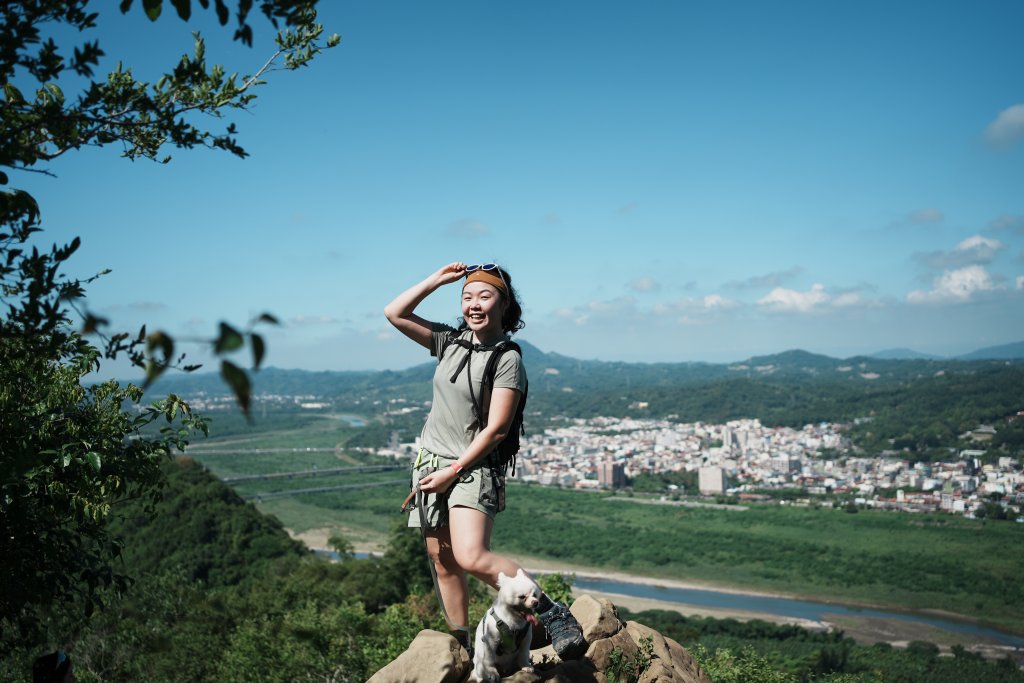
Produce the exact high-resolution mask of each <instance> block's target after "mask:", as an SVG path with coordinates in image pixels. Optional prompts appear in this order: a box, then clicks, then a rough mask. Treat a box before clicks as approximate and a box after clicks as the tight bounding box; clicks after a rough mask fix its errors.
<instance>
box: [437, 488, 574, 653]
mask: <svg viewBox="0 0 1024 683" xmlns="http://www.w3.org/2000/svg"><path fill="white" fill-rule="evenodd" d="M493 528H494V520H492V519H491V518H490V517H488V516H487V515H485V514H484V513H482V512H480V511H479V510H474V509H473V508H467V507H461V506H456V507H453V508H449V510H448V529H449V531H450V538H451V542H452V553H453V555H454V556H455V561H456V562H457V563H458V565H459V567H461V568H462V569H463V570H464V571H466V572H469V573H470V574H472V575H473V576H475V577H476V578H478V579H480V580H481V581H483V582H485V583H487V584H488V585H490V586H491V587H492V588H497V587H498V573H499V572H502V573H504V574H505V575H506V576H515V574H516V572H517V571H518V570H519V569H521V567H520V566H519V565H518V564H517V563H515V562H513V561H512V560H510V559H508V558H507V557H503V556H501V555H497V554H495V553H492V552H491V529H493ZM445 604H447V602H446V603H445ZM537 617H538V618H539V619H540V622H541V624H543V625H544V629H545V630H546V631H547V633H548V636H549V637H550V638H551V645H552V646H553V647H554V648H555V652H556V653H558V656H559V657H561V658H562V659H579V658H580V657H582V656H583V654H584V653H585V652H586V651H587V641H586V640H585V639H584V637H583V629H582V628H581V627H580V624H579V622H578V621H576V618H575V617H574V616H573V615H572V612H570V611H569V610H568V608H566V607H565V606H564V605H559V604H557V603H555V602H553V601H552V600H551V599H550V598H549V597H548V596H547V595H546V594H543V593H542V594H541V604H540V605H539V606H538V614H537Z"/></svg>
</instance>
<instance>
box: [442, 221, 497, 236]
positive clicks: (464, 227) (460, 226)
mask: <svg viewBox="0 0 1024 683" xmlns="http://www.w3.org/2000/svg"><path fill="white" fill-rule="evenodd" d="M490 231H491V229H490V227H488V225H487V224H486V223H481V222H480V221H477V220H473V219H471V218H460V219H459V220H457V221H453V222H452V223H450V224H449V225H448V234H449V235H451V236H452V237H459V238H462V239H471V240H472V239H476V238H478V237H483V236H484V235H487V234H488V233H489V232H490Z"/></svg>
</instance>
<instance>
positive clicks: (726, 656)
mask: <svg viewBox="0 0 1024 683" xmlns="http://www.w3.org/2000/svg"><path fill="white" fill-rule="evenodd" d="M693 656H694V658H696V660H697V662H698V663H699V664H700V666H701V668H702V669H704V671H705V673H707V675H708V678H710V679H711V680H712V681H713V682H714V683H797V679H796V677H795V676H793V675H791V674H787V673H784V672H782V671H778V670H776V669H774V668H772V666H771V665H770V664H769V663H768V660H767V659H765V658H764V657H762V656H760V655H758V654H757V652H755V651H754V650H753V648H749V647H748V648H744V649H743V650H742V651H741V652H740V653H739V654H735V653H733V652H732V651H731V650H727V649H722V650H718V651H716V652H715V653H713V654H712V653H710V652H708V651H707V649H706V648H704V647H703V646H700V645H698V646H697V648H696V649H694V650H693Z"/></svg>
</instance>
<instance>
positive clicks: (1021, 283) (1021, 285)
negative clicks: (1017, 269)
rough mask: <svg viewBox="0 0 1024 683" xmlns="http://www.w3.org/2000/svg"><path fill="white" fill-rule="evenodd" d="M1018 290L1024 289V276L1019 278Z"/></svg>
mask: <svg viewBox="0 0 1024 683" xmlns="http://www.w3.org/2000/svg"><path fill="white" fill-rule="evenodd" d="M1017 289H1024V275H1018V276H1017Z"/></svg>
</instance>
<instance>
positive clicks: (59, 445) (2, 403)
mask: <svg viewBox="0 0 1024 683" xmlns="http://www.w3.org/2000/svg"><path fill="white" fill-rule="evenodd" d="M0 327H2V331H0V453H3V457H2V459H0V528H2V529H3V534H2V535H0V576H2V577H3V581H2V592H0V642H3V643H9V642H10V640H11V639H17V638H24V637H27V636H28V635H29V634H31V633H33V632H35V631H36V630H38V628H39V627H40V625H41V623H42V622H43V621H44V620H45V619H47V618H48V617H47V615H48V612H51V611H52V612H54V613H55V614H50V615H49V618H55V616H60V615H62V614H63V615H65V616H68V615H72V614H79V615H81V614H85V615H88V614H90V613H91V612H92V611H93V609H94V607H95V606H96V605H97V604H100V603H101V602H102V597H103V589H104V588H107V587H114V588H117V589H123V588H125V587H126V586H127V583H128V576H127V575H126V574H124V573H123V572H121V571H118V570H117V569H116V568H115V566H114V565H113V562H114V560H115V559H116V558H117V557H118V556H119V555H120V554H121V550H122V545H121V543H120V542H118V541H117V540H116V539H115V538H113V537H112V536H111V535H110V533H109V531H108V521H109V519H110V516H111V512H112V510H113V509H114V507H115V506H116V505H117V504H119V503H120V502H122V501H125V500H128V499H131V498H137V499H139V501H140V506H141V511H142V512H143V513H151V512H152V509H153V505H154V504H155V502H156V500H157V499H158V497H159V492H160V483H161V472H160V467H161V462H162V461H163V460H165V459H166V458H167V456H168V454H169V453H171V452H172V451H173V450H175V449H179V448H182V447H183V446H184V440H185V438H186V437H187V436H188V435H189V434H190V433H191V432H192V430H196V429H198V430H204V429H205V423H204V422H203V420H202V418H199V417H197V416H195V415H193V414H192V412H191V410H190V409H189V406H188V404H187V403H185V402H183V401H181V400H180V399H179V398H178V397H176V396H174V395H171V396H169V397H167V398H166V399H164V400H162V401H157V402H155V403H152V404H150V405H148V406H142V405H141V399H142V392H141V390H140V389H139V388H138V387H134V386H131V385H128V386H126V387H121V386H119V385H118V384H117V383H116V382H105V383H103V384H99V385H93V386H91V387H89V388H84V387H83V386H82V384H81V380H82V377H83V376H84V375H86V374H87V373H88V372H90V371H92V370H94V369H95V367H96V361H97V355H98V354H97V352H96V350H95V349H93V348H92V347H91V346H89V345H88V344H87V343H85V342H84V341H83V340H82V339H81V337H79V336H78V335H76V334H73V333H67V334H64V333H60V336H61V337H62V343H61V344H60V345H56V346H52V347H51V348H49V349H47V348H46V347H47V346H50V343H52V342H53V340H54V337H51V338H49V339H47V340H42V341H40V342H39V343H33V342H34V340H33V339H32V338H31V337H26V336H22V335H20V334H18V331H17V329H16V328H17V323H12V322H11V319H10V318H5V319H3V320H2V321H0ZM12 327H13V328H15V329H14V330H12ZM8 332H13V333H12V334H8ZM123 404H128V405H131V406H133V407H135V408H136V409H137V411H138V412H136V411H135V410H133V411H130V412H129V411H125V410H123V408H122V405H123ZM158 423H159V424H163V425H164V426H163V427H162V428H161V429H160V431H159V432H158V433H157V434H155V435H153V436H150V437H146V438H143V437H142V435H141V433H140V432H141V430H142V429H143V428H144V427H146V426H147V425H151V424H158Z"/></svg>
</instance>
